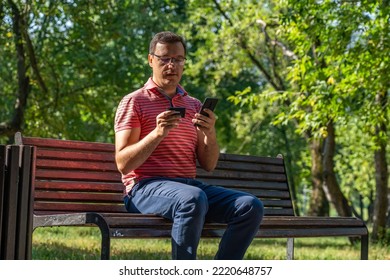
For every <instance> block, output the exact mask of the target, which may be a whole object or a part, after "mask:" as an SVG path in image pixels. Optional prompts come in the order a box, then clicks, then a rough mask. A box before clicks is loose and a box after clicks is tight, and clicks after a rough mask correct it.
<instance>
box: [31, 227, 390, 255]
mask: <svg viewBox="0 0 390 280" xmlns="http://www.w3.org/2000/svg"><path fill="white" fill-rule="evenodd" d="M285 245H286V240H285V239H256V240H254V241H253V243H252V245H251V246H250V248H249V250H248V251H247V254H246V256H245V259H248V260H258V259H262V260H283V259H285V256H286V247H285ZM217 247H218V240H217V239H202V240H201V243H200V245H199V248H198V259H201V260H209V259H213V256H214V254H215V252H216V250H217ZM170 250H171V243H170V240H169V239H133V240H130V239H113V240H112V241H111V258H112V259H114V260H115V259H116V260H118V259H120V260H154V259H155V260H166V259H170ZM32 258H33V259H35V260H49V259H51V260H54V259H59V260H68V259H76V260H94V259H99V258H100V233H99V230H98V229H97V228H94V227H68V228H66V227H53V228H38V229H37V230H35V232H34V235H33V251H32ZM359 258H360V243H358V244H356V245H353V246H352V245H351V244H350V243H349V241H348V239H347V238H345V237H336V238H334V237H332V238H298V239H296V241H295V259H298V260H356V259H359ZM369 259H370V260H390V245H389V244H379V245H372V244H370V247H369Z"/></svg>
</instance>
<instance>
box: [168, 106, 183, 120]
mask: <svg viewBox="0 0 390 280" xmlns="http://www.w3.org/2000/svg"><path fill="white" fill-rule="evenodd" d="M168 110H171V111H176V112H177V114H178V115H179V114H180V116H181V117H182V118H184V117H185V115H186V108H184V107H169V108H168Z"/></svg>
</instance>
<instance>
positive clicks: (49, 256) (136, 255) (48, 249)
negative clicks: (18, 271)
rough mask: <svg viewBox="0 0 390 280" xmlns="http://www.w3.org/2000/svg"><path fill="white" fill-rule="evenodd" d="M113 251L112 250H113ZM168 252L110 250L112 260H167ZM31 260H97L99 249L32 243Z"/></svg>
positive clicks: (169, 255)
mask: <svg viewBox="0 0 390 280" xmlns="http://www.w3.org/2000/svg"><path fill="white" fill-rule="evenodd" d="M113 251H114V250H113ZM170 258H171V254H170V253H166V252H161V251H158V252H151V251H149V250H139V249H134V250H132V249H129V250H126V251H116V250H115V251H114V252H111V259H112V260H169V259H170ZM32 259H33V260H99V259H100V249H99V250H97V249H95V248H82V249H81V248H75V247H71V246H69V247H68V246H66V245H64V244H62V243H57V242H51V244H34V246H33V250H32Z"/></svg>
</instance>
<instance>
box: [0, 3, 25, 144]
mask: <svg viewBox="0 0 390 280" xmlns="http://www.w3.org/2000/svg"><path fill="white" fill-rule="evenodd" d="M8 3H9V5H10V7H11V10H12V23H13V32H14V34H15V40H14V41H15V48H16V55H17V70H18V73H17V74H18V93H17V95H16V96H17V97H16V100H15V110H14V114H13V117H12V119H11V120H10V121H8V122H4V123H0V135H3V136H8V137H12V136H13V134H15V132H17V131H18V130H21V128H22V124H23V122H24V111H25V108H26V105H27V97H28V95H29V93H30V90H31V86H30V79H29V77H28V76H27V67H26V58H25V50H24V44H23V42H24V40H23V32H22V28H23V23H22V22H23V19H22V15H21V14H20V11H19V10H18V7H17V6H16V5H15V3H14V2H13V1H11V0H9V1H8Z"/></svg>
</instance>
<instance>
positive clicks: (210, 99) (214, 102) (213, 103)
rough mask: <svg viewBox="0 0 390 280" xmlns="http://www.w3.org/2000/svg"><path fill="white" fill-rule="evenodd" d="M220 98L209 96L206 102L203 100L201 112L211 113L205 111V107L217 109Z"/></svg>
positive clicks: (203, 113)
mask: <svg viewBox="0 0 390 280" xmlns="http://www.w3.org/2000/svg"><path fill="white" fill-rule="evenodd" d="M218 101H219V99H218V98H213V97H207V98H206V99H205V100H204V102H203V105H202V108H201V109H200V111H199V114H202V115H204V116H207V117H208V116H209V114H207V113H206V112H205V111H203V109H209V110H211V111H214V109H215V106H217V103H218Z"/></svg>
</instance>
